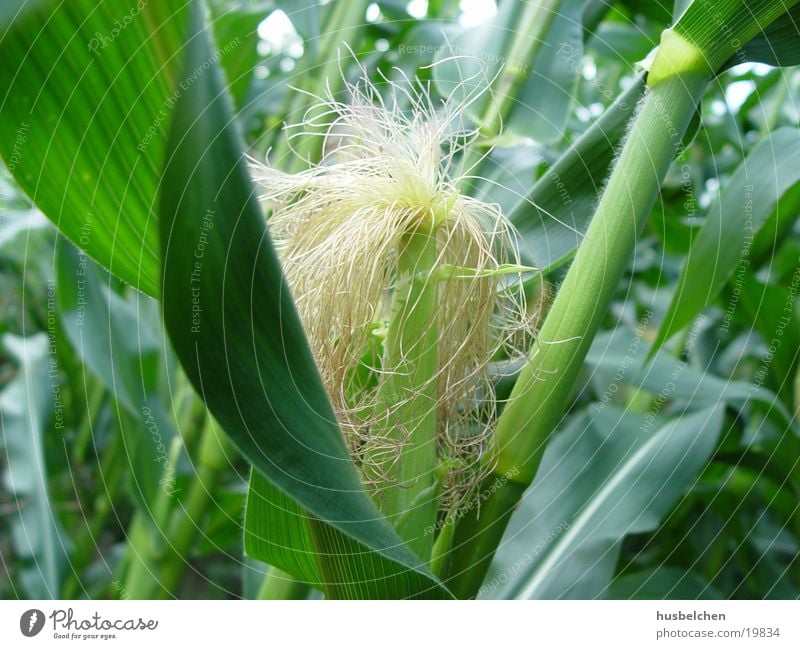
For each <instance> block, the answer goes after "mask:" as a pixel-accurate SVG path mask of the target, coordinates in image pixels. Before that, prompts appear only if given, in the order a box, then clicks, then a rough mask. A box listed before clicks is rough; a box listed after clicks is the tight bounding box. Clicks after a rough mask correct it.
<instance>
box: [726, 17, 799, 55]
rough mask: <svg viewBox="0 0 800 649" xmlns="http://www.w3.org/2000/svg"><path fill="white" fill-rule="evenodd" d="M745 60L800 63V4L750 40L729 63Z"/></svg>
mask: <svg viewBox="0 0 800 649" xmlns="http://www.w3.org/2000/svg"><path fill="white" fill-rule="evenodd" d="M745 61H754V62H757V63H766V64H768V65H774V66H782V67H785V66H790V65H797V64H798V63H800V6H795V7H793V8H792V9H791V10H790V11H787V12H786V13H785V14H783V15H782V16H780V17H779V18H778V19H776V20H775V21H774V22H772V23H770V24H769V25H768V26H767V28H766V29H764V30H763V31H762V32H761V33H760V34H758V35H757V36H756V37H755V38H753V39H752V40H750V41H748V42H747V44H745V46H744V47H743V48H742V53H741V55H739V54H736V55H734V56H733V57H731V58H730V60H729V61H728V65H731V66H733V65H737V64H739V63H744V62H745Z"/></svg>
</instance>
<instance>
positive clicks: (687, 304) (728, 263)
mask: <svg viewBox="0 0 800 649" xmlns="http://www.w3.org/2000/svg"><path fill="white" fill-rule="evenodd" d="M798 182H800V131H798V130H797V129H794V128H782V129H778V130H777V131H775V132H774V133H772V134H771V135H770V136H769V137H768V138H766V139H765V140H763V141H762V142H759V144H758V145H757V146H756V147H755V148H754V149H753V150H752V152H751V153H750V155H748V156H747V157H746V158H745V159H744V160H743V161H742V163H741V165H740V166H739V167H738V169H737V170H736V172H735V173H734V174H733V176H731V178H730V179H729V180H728V182H727V183H726V185H725V187H724V188H723V189H722V191H721V192H720V195H719V198H718V200H716V201H715V202H714V203H713V204H712V205H711V207H709V209H708V213H707V216H706V220H705V223H704V224H703V227H702V228H701V229H700V232H699V233H698V234H697V238H696V239H695V241H694V244H693V245H692V248H691V250H690V251H689V254H688V256H687V257H686V259H685V261H684V263H683V268H682V270H681V275H680V278H679V279H678V284H677V287H676V288H675V293H674V295H673V298H672V302H671V303H670V306H669V310H668V311H667V314H666V316H665V317H664V321H663V322H662V323H661V327H660V328H659V331H658V335H657V336H656V339H655V342H654V343H653V347H652V349H651V354H652V353H655V351H656V350H658V349H659V348H660V347H661V346H662V345H663V344H664V343H665V342H666V341H667V340H668V339H669V338H670V337H671V336H673V335H674V334H675V333H677V332H678V331H680V330H681V329H683V328H684V327H685V326H686V325H687V324H688V323H689V322H691V321H692V320H693V319H694V318H695V316H697V314H698V313H700V311H701V310H702V309H704V308H705V307H706V306H708V305H709V304H710V303H711V301H712V300H713V299H714V298H715V297H716V296H717V294H718V293H719V291H720V290H721V289H722V287H723V286H724V285H725V283H726V282H727V281H728V279H729V278H730V277H731V275H732V274H733V272H734V271H735V270H736V266H737V265H738V264H739V262H740V260H741V259H742V257H743V255H744V254H745V253H746V251H747V250H748V242H750V241H751V240H752V237H753V236H755V234H756V233H757V232H758V231H759V229H760V228H761V226H762V225H763V224H764V222H765V221H766V220H767V217H769V215H770V214H771V213H772V211H773V209H774V208H775V205H776V203H777V202H778V200H779V199H780V197H781V196H783V194H785V193H786V192H787V191H788V190H789V189H791V188H792V187H793V186H794V185H796V184H797V183H798Z"/></svg>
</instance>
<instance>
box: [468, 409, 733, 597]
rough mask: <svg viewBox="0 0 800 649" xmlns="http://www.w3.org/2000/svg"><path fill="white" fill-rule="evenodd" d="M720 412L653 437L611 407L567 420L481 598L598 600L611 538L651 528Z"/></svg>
mask: <svg viewBox="0 0 800 649" xmlns="http://www.w3.org/2000/svg"><path fill="white" fill-rule="evenodd" d="M722 413H723V409H722V407H720V406H714V407H713V408H710V409H707V410H702V411H699V412H696V413H692V414H690V415H686V416H683V417H678V418H676V419H674V420H672V421H670V422H668V423H666V424H665V425H663V426H661V427H660V428H658V429H657V430H656V431H655V432H653V431H652V430H650V427H649V425H648V424H647V420H646V419H645V417H644V416H643V415H640V414H636V413H626V412H624V411H620V410H615V409H612V408H610V407H606V408H604V409H602V410H600V409H596V410H595V411H594V412H593V414H592V415H591V416H586V415H582V416H580V417H578V418H577V419H575V420H573V422H572V423H571V424H570V425H569V427H568V428H567V429H566V430H564V431H563V432H562V433H560V434H559V435H557V436H556V437H555V438H554V439H553V441H552V443H551V444H550V446H548V448H547V451H546V452H545V455H544V458H543V459H542V464H541V467H540V469H539V472H538V474H537V478H536V481H535V482H534V483H533V485H532V486H531V487H530V489H529V490H528V492H527V494H526V496H525V497H524V498H523V500H522V503H521V504H520V506H519V508H518V510H517V511H516V512H515V514H514V515H513V517H512V519H511V523H510V525H509V528H508V530H507V531H506V536H505V537H504V542H503V543H501V545H500V548H499V550H498V552H497V557H496V559H495V562H494V564H493V568H492V571H491V572H490V573H489V575H488V577H487V580H486V582H485V584H484V586H483V588H482V594H483V596H485V597H493V598H494V597H502V598H505V597H514V598H520V599H540V598H544V599H557V598H578V599H588V598H595V597H599V596H602V595H603V593H604V592H605V590H606V588H607V587H608V584H609V583H610V581H611V579H612V577H613V572H614V568H615V564H616V560H617V557H618V555H619V547H620V542H621V541H622V539H623V538H624V537H625V536H626V535H627V534H632V533H641V532H644V531H648V530H652V529H654V528H656V527H657V526H658V523H659V521H660V520H661V519H662V517H663V516H664V515H665V514H666V513H667V511H668V510H669V508H670V507H671V506H672V505H673V503H674V502H675V501H676V500H677V499H678V498H679V497H680V495H681V493H682V492H683V490H684V489H685V487H686V485H687V484H689V483H690V481H691V480H692V479H693V478H694V477H695V476H696V474H697V472H698V471H700V469H701V468H702V467H703V464H704V463H705V462H706V461H707V459H708V458H709V456H710V455H711V453H712V451H713V450H714V447H715V446H716V443H717V439H718V437H719V434H720V431H721V428H722ZM659 423H663V422H659ZM502 575H504V576H502Z"/></svg>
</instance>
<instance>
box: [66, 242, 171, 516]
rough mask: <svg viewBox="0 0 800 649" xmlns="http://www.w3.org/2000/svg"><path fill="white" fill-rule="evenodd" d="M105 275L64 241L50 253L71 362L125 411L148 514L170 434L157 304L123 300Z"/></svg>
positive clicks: (129, 449) (128, 444)
mask: <svg viewBox="0 0 800 649" xmlns="http://www.w3.org/2000/svg"><path fill="white" fill-rule="evenodd" d="M112 282H113V280H112V278H111V276H110V275H109V274H108V273H107V272H105V271H104V270H103V269H102V268H100V267H98V266H97V264H95V262H93V261H92V260H91V259H89V257H88V256H87V255H85V254H81V253H79V252H78V251H77V250H76V249H75V248H74V247H73V246H72V244H70V243H69V242H67V241H65V240H61V241H59V248H58V251H57V255H56V284H57V286H58V291H57V301H58V309H59V312H60V322H61V326H62V328H63V330H64V332H65V333H66V335H67V338H68V339H69V341H70V344H71V345H72V348H73V349H74V350H75V353H76V354H77V356H78V358H80V359H81V361H82V363H83V364H84V366H85V367H86V368H88V369H89V370H90V371H91V372H92V373H93V374H94V375H95V376H97V377H98V378H99V379H100V381H101V382H102V384H103V385H104V386H105V388H106V390H107V391H108V393H109V394H110V395H112V396H113V397H114V398H115V399H116V400H117V401H118V402H119V404H121V406H122V407H123V408H124V410H125V411H126V412H127V416H123V413H118V418H119V425H120V428H121V431H122V434H123V439H124V441H125V452H126V454H127V456H128V460H129V462H130V466H131V470H132V473H133V480H134V482H135V484H134V486H133V492H134V495H135V496H136V497H137V499H138V500H139V501H140V503H141V505H142V506H143V508H144V509H145V511H147V510H148V509H149V506H148V503H151V502H152V500H153V497H154V496H155V494H156V493H157V491H158V489H159V486H160V485H159V482H160V481H161V480H162V478H163V475H164V470H165V466H167V464H166V452H167V449H169V447H170V441H171V440H172V438H173V437H174V436H175V431H174V427H173V425H172V420H171V418H170V417H169V415H168V413H167V409H166V408H165V407H164V403H163V401H162V398H161V395H160V394H159V388H160V370H161V367H162V360H161V358H162V354H163V353H164V342H163V339H162V337H161V331H160V327H159V326H158V319H159V312H158V307H157V305H156V303H155V302H154V301H152V300H150V299H149V298H147V297H145V296H139V295H134V296H130V297H129V298H128V299H125V298H123V297H122V296H121V295H119V294H118V293H116V292H114V290H113V289H112Z"/></svg>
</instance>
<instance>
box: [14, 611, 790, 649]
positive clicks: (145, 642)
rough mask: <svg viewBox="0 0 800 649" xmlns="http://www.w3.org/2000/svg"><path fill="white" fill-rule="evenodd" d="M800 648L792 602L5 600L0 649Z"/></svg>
mask: <svg viewBox="0 0 800 649" xmlns="http://www.w3.org/2000/svg"><path fill="white" fill-rule="evenodd" d="M187 642H192V643H202V644H201V645H200V646H203V647H213V646H219V647H221V648H222V649H233V647H234V646H236V645H237V644H239V643H242V644H243V643H249V644H250V643H253V642H255V643H256V645H257V646H264V647H315V646H334V647H338V646H342V647H365V648H369V649H372V648H373V647H375V648H376V649H377V648H380V649H393V648H395V647H396V648H397V649H401V648H402V649H408V648H409V647H416V646H420V647H437V648H439V649H446V648H450V647H458V648H459V649H468V648H472V647H476V648H477V647H480V648H488V647H491V648H492V649H499V648H502V647H511V646H513V647H516V648H518V649H528V648H529V647H530V648H531V649H538V648H540V647H544V646H547V645H550V646H552V645H558V646H563V645H564V644H566V645H567V646H570V647H571V646H586V647H601V648H602V647H611V646H613V647H615V648H616V647H634V648H636V649H641V648H642V647H684V646H685V647H736V646H741V647H748V648H749V647H768V648H774V649H778V648H783V647H785V648H787V649H788V648H791V649H798V647H800V602H798V601H786V602H747V601H702V602H696V601H670V602H611V601H595V602H541V601H528V602H524V601H520V602H501V601H480V602H325V601H304V602H253V601H166V602H153V601H72V602H51V601H5V602H0V647H2V648H3V649H6V648H9V649H10V648H12V647H13V648H17V647H31V648H33V647H50V646H57V647H65V648H66V647H73V646H81V647H84V646H109V647H115V648H122V647H136V648H137V649H141V648H142V647H145V648H150V647H166V646H180V647H185V646H187V644H186V643H187Z"/></svg>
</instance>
